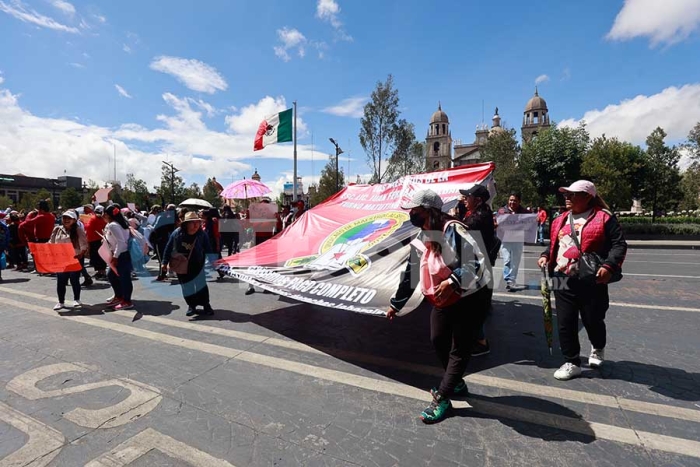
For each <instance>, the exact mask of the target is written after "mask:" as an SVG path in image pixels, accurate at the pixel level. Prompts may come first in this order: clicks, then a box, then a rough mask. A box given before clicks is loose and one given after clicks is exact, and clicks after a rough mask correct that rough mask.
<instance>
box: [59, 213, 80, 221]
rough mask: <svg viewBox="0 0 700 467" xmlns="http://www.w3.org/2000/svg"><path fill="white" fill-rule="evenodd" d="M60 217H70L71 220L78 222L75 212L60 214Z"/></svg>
mask: <svg viewBox="0 0 700 467" xmlns="http://www.w3.org/2000/svg"><path fill="white" fill-rule="evenodd" d="M61 217H70V218H71V219H75V220H78V215H77V214H76V213H75V211H66V212H64V213H63V214H61Z"/></svg>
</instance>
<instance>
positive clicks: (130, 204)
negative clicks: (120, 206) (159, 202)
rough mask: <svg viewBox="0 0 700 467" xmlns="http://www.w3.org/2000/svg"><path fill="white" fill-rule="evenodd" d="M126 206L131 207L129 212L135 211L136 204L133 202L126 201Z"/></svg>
mask: <svg viewBox="0 0 700 467" xmlns="http://www.w3.org/2000/svg"><path fill="white" fill-rule="evenodd" d="M126 207H127V208H129V209H131V212H136V204H134V203H126Z"/></svg>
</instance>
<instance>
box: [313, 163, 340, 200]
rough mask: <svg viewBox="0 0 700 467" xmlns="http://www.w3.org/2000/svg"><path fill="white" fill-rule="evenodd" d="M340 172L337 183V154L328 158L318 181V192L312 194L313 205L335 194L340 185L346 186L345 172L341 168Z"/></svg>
mask: <svg viewBox="0 0 700 467" xmlns="http://www.w3.org/2000/svg"><path fill="white" fill-rule="evenodd" d="M337 174H338V182H337V184H336V170H335V156H331V157H329V158H328V162H327V163H326V165H325V167H323V170H321V178H320V179H319V181H318V186H317V187H316V193H313V194H312V196H311V199H310V201H311V205H312V206H316V205H318V204H320V203H322V202H323V201H325V200H326V199H327V198H329V197H331V196H333V195H334V194H336V193H337V192H338V191H340V190H339V189H338V187H340V188H342V187H344V186H345V174H344V173H343V169H342V168H341V169H340V171H339V172H337Z"/></svg>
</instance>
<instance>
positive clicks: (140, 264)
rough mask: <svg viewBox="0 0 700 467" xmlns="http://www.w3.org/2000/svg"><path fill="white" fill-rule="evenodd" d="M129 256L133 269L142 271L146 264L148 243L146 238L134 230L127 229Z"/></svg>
mask: <svg viewBox="0 0 700 467" xmlns="http://www.w3.org/2000/svg"><path fill="white" fill-rule="evenodd" d="M128 247H129V256H131V264H132V265H133V267H134V269H136V270H137V271H138V270H142V269H143V268H144V265H145V264H146V263H147V262H148V260H149V259H150V257H149V256H148V242H146V238H145V237H144V236H143V234H141V232H139V231H138V230H136V229H134V228H131V227H130V228H129V243H128Z"/></svg>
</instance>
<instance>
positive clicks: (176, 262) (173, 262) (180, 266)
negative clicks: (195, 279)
mask: <svg viewBox="0 0 700 467" xmlns="http://www.w3.org/2000/svg"><path fill="white" fill-rule="evenodd" d="M178 241H180V240H179V239H178ZM196 246H197V238H195V240H194V243H193V244H192V249H191V250H190V254H188V255H187V256H185V255H183V254H182V253H180V252H178V251H173V252H172V254H171V255H170V262H169V263H168V265H169V266H170V270H171V271H173V272H174V273H175V274H187V268H188V266H189V264H190V257H191V256H192V252H193V251H194V249H195V247H196Z"/></svg>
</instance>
